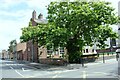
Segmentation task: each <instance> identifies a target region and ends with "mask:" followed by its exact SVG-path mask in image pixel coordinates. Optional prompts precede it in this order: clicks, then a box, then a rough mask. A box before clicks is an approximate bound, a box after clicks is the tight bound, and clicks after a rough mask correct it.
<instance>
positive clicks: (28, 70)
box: [22, 68, 30, 71]
mask: <svg viewBox="0 0 120 80" xmlns="http://www.w3.org/2000/svg"><path fill="white" fill-rule="evenodd" d="M22 70H23V71H30V70H25V68H22Z"/></svg>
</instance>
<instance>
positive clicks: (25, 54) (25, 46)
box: [16, 41, 38, 62]
mask: <svg viewBox="0 0 120 80" xmlns="http://www.w3.org/2000/svg"><path fill="white" fill-rule="evenodd" d="M32 46H33V47H32ZM32 49H33V51H34V52H33V53H32ZM16 51H17V60H24V61H33V62H38V46H37V44H36V43H34V44H32V42H31V41H28V42H24V43H18V44H17V50H16Z"/></svg>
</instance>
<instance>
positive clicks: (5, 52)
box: [2, 50, 8, 59]
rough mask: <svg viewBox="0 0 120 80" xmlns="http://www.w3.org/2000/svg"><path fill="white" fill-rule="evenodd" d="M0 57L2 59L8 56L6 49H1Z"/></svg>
mask: <svg viewBox="0 0 120 80" xmlns="http://www.w3.org/2000/svg"><path fill="white" fill-rule="evenodd" d="M2 58H4V59H7V58H8V53H7V51H6V50H2Z"/></svg>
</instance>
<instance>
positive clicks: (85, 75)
mask: <svg viewBox="0 0 120 80" xmlns="http://www.w3.org/2000/svg"><path fill="white" fill-rule="evenodd" d="M83 78H84V79H85V78H87V74H86V71H83Z"/></svg>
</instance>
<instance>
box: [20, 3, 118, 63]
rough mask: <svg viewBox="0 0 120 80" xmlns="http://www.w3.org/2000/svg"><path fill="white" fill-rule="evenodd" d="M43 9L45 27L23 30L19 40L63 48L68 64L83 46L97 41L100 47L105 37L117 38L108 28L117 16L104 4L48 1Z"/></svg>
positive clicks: (31, 27)
mask: <svg viewBox="0 0 120 80" xmlns="http://www.w3.org/2000/svg"><path fill="white" fill-rule="evenodd" d="M47 9H48V17H47V18H48V24H39V25H37V26H29V27H26V28H23V29H22V36H21V41H28V40H32V39H34V41H37V42H38V43H39V45H45V46H53V47H54V49H55V48H57V47H58V46H64V47H66V48H67V50H68V55H69V61H71V62H72V61H73V60H75V59H77V58H79V57H80V56H81V55H82V50H83V48H84V46H86V45H88V46H92V45H93V44H94V42H96V41H97V42H98V45H97V46H99V47H100V48H104V47H105V46H106V44H105V41H106V40H107V38H117V34H116V33H115V32H113V31H112V29H111V28H110V27H109V26H110V25H113V24H117V23H118V17H117V16H116V15H115V13H114V8H112V7H110V3H108V2H99V3H97V2H79V1H76V2H67V1H66V2H51V3H50V4H49V5H48V8H47Z"/></svg>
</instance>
